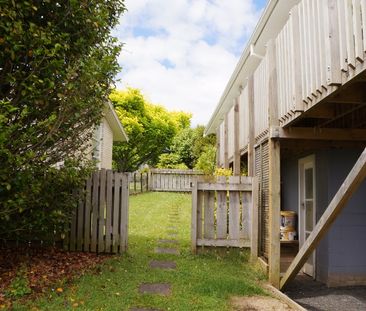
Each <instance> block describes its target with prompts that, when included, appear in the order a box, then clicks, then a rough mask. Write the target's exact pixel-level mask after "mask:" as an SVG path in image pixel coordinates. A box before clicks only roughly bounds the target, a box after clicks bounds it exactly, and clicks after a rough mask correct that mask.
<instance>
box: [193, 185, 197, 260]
mask: <svg viewBox="0 0 366 311" xmlns="http://www.w3.org/2000/svg"><path fill="white" fill-rule="evenodd" d="M197 184H198V182H197V181H195V182H194V185H193V187H192V225H191V243H192V246H191V249H192V252H193V254H195V253H196V251H197V192H198V185H197Z"/></svg>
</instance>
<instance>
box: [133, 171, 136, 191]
mask: <svg viewBox="0 0 366 311" xmlns="http://www.w3.org/2000/svg"><path fill="white" fill-rule="evenodd" d="M133 190H134V192H135V193H136V172H135V173H133Z"/></svg>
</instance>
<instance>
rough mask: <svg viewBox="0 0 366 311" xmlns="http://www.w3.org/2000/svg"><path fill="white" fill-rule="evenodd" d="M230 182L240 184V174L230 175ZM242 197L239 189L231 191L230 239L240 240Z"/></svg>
mask: <svg viewBox="0 0 366 311" xmlns="http://www.w3.org/2000/svg"><path fill="white" fill-rule="evenodd" d="M229 183H232V184H239V183H240V176H230V177H229ZM239 213H240V197H239V191H230V192H229V239H232V240H238V239H239V236H240V214H239Z"/></svg>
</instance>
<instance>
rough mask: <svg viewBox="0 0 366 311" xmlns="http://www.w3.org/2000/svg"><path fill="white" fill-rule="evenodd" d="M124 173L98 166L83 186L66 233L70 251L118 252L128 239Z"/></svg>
mask: <svg viewBox="0 0 366 311" xmlns="http://www.w3.org/2000/svg"><path fill="white" fill-rule="evenodd" d="M128 191H129V190H128V174H126V173H117V172H113V171H112V170H105V169H102V170H100V171H96V172H94V173H93V175H92V177H90V178H89V179H88V180H87V182H86V184H85V188H84V192H83V196H82V199H81V200H80V202H79V205H78V207H77V209H76V210H75V212H74V214H73V216H72V219H71V224H70V231H69V232H68V233H67V234H66V236H65V240H64V248H65V249H66V250H70V251H75V250H77V251H85V252H97V253H121V252H123V251H125V250H126V249H127V241H128V239H127V238H128V232H127V230H128Z"/></svg>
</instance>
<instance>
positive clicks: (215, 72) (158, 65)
mask: <svg viewBox="0 0 366 311" xmlns="http://www.w3.org/2000/svg"><path fill="white" fill-rule="evenodd" d="M125 3H126V7H127V9H128V11H127V12H126V13H125V14H124V15H123V16H122V17H121V21H120V24H119V26H118V27H117V28H116V30H115V31H114V35H115V36H117V37H118V38H119V40H120V41H121V42H123V43H124V47H123V51H122V52H121V54H120V57H119V63H120V65H121V66H122V71H121V72H120V74H119V75H118V78H119V79H120V81H118V82H117V88H118V89H124V88H126V87H134V88H139V89H141V90H142V92H143V94H144V95H145V97H146V98H147V99H148V100H150V101H151V102H153V103H155V104H161V105H163V106H165V107H167V108H168V109H170V110H179V111H186V112H191V113H192V114H193V118H192V124H193V125H197V124H204V125H205V124H206V123H207V122H208V120H209V118H210V116H211V114H212V112H213V110H214V109H215V107H216V105H217V103H218V101H219V99H220V97H221V94H222V92H223V90H224V88H225V86H226V83H227V82H228V80H229V78H230V75H231V73H232V71H233V70H234V68H235V65H236V63H237V61H238V60H239V57H240V55H241V53H242V51H243V49H244V47H245V43H246V42H247V40H248V39H249V37H250V35H251V33H252V31H253V29H254V27H255V25H256V23H257V21H258V19H259V17H260V14H261V12H262V10H263V7H264V6H265V5H266V3H267V0H126V2H125Z"/></svg>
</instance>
